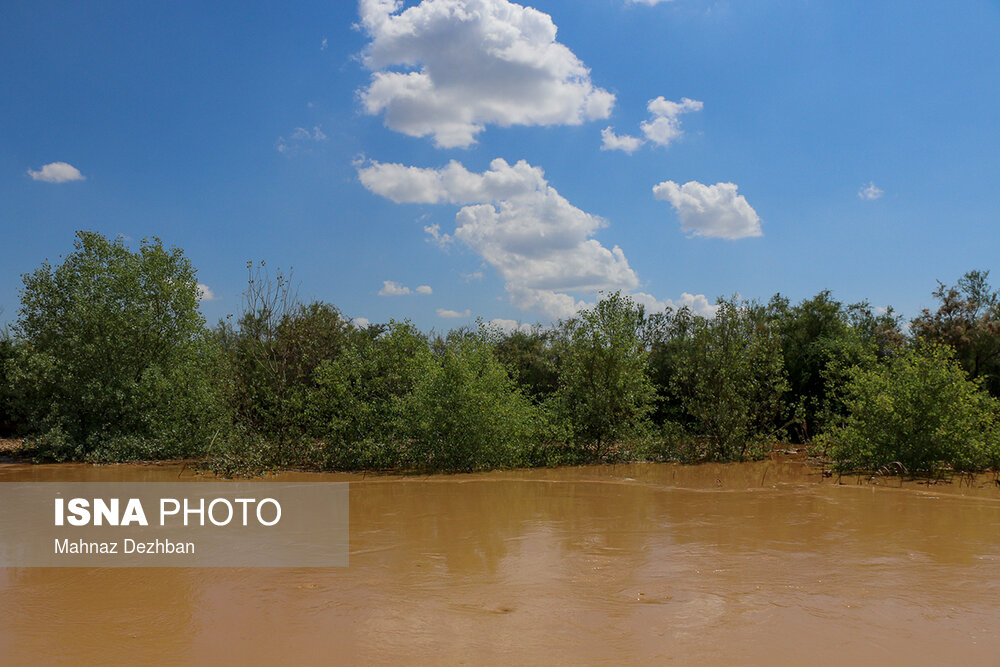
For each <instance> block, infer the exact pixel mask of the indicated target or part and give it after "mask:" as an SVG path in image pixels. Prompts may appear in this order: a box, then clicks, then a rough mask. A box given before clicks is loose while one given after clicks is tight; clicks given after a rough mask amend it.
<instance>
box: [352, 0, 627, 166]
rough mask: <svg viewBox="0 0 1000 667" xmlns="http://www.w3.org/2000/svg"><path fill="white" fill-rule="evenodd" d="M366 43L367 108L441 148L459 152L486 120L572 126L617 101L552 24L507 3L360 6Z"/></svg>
mask: <svg viewBox="0 0 1000 667" xmlns="http://www.w3.org/2000/svg"><path fill="white" fill-rule="evenodd" d="M359 12H360V15H361V25H362V27H363V28H364V30H365V31H366V32H367V33H368V36H369V37H370V38H371V41H370V42H369V44H368V45H367V46H366V47H365V49H364V51H363V53H362V62H363V63H364V65H365V66H366V67H367V68H368V69H369V70H371V71H372V72H373V74H372V77H371V81H370V83H369V85H368V86H367V87H365V88H363V89H362V90H360V91H359V96H360V100H361V104H362V106H363V108H364V110H365V112H367V113H369V114H372V115H376V114H383V115H384V122H385V125H386V126H387V127H388V128H390V129H392V130H395V131H397V132H402V133H403V134H407V135H409V136H414V137H423V136H428V135H431V136H433V138H434V142H435V144H436V145H437V146H439V147H442V148H455V147H466V146H469V145H471V144H473V143H475V141H476V135H477V134H479V133H480V132H482V131H483V129H485V126H486V125H488V124H493V125H499V126H501V127H507V126H511V125H578V124H581V123H583V122H585V121H588V120H595V119H600V118H607V117H608V116H609V115H610V114H611V110H612V108H613V107H614V102H615V96H614V95H613V94H611V93H609V92H608V91H606V90H604V89H602V88H597V87H595V86H594V85H593V83H592V82H591V79H590V70H589V69H587V67H586V66H585V65H584V64H583V62H581V61H580V59H579V58H577V56H576V55H575V54H574V53H573V52H572V51H571V50H570V49H569V48H567V47H566V46H565V45H564V44H561V43H560V42H558V41H556V26H555V24H554V23H553V22H552V18H551V17H550V16H549V15H548V14H545V13H544V12H541V11H538V10H537V9H534V8H532V7H524V6H522V5H518V4H515V3H512V2H508V1H507V0H423V2H421V3H419V4H417V5H414V6H411V7H408V8H406V9H403V3H402V2H400V1H399V0H361V1H360V3H359Z"/></svg>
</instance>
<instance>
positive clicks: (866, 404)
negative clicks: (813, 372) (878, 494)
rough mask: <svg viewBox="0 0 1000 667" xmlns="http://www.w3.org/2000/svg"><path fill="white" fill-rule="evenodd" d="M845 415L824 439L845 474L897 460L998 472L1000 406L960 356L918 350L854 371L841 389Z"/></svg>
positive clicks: (926, 467) (939, 348)
mask: <svg viewBox="0 0 1000 667" xmlns="http://www.w3.org/2000/svg"><path fill="white" fill-rule="evenodd" d="M841 391H842V394H843V400H844V403H845V405H846V415H845V417H844V419H843V420H842V421H841V423H839V424H837V425H835V426H833V427H832V428H831V429H830V430H829V432H828V433H827V434H826V437H825V438H824V439H825V440H826V442H827V452H828V454H829V455H830V457H831V458H832V459H833V460H834V462H835V463H836V465H837V467H838V468H841V469H870V470H875V469H878V468H880V467H881V466H884V465H887V464H890V463H895V462H898V463H900V464H902V465H903V466H905V467H906V469H907V470H909V471H918V470H923V471H930V470H934V469H936V468H939V467H941V466H951V467H952V468H954V469H956V470H977V469H982V468H986V467H990V466H993V467H995V466H996V465H997V463H998V455H1000V430H998V427H1000V421H998V404H997V401H996V399H994V398H993V397H991V396H990V395H989V394H988V393H987V392H986V391H985V390H984V389H983V387H982V382H981V381H980V380H970V379H969V378H968V377H967V376H966V374H965V372H964V370H963V369H962V367H961V366H960V365H959V364H958V362H957V361H956V359H955V354H954V352H953V351H952V350H951V349H950V348H948V347H946V346H943V345H939V344H918V345H916V346H914V347H911V348H909V349H907V350H905V351H902V352H900V354H899V355H897V356H896V357H895V358H893V359H891V360H890V361H889V362H888V363H887V364H881V365H869V366H855V367H853V368H852V369H850V370H849V371H848V373H847V376H846V383H845V384H844V385H843V387H842V389H841Z"/></svg>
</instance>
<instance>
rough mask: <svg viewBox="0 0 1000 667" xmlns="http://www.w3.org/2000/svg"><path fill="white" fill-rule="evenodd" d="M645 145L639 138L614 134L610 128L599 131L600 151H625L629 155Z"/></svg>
mask: <svg viewBox="0 0 1000 667" xmlns="http://www.w3.org/2000/svg"><path fill="white" fill-rule="evenodd" d="M644 143H646V142H645V141H643V140H642V139H640V138H639V137H633V136H631V135H629V134H615V132H614V130H613V129H611V127H610V126H609V127H606V128H604V129H603V130H601V150H602V151H625V152H626V153H628V154H629V155H631V154H632V153H634V152H636V151H637V150H639V148H640V147H641V146H642V145H643V144H644Z"/></svg>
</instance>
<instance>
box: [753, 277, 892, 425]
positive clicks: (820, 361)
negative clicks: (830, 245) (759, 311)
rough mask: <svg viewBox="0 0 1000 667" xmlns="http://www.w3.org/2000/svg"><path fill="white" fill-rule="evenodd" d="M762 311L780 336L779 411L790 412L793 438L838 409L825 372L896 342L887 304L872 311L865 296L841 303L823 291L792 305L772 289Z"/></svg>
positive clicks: (871, 358)
mask: <svg viewBox="0 0 1000 667" xmlns="http://www.w3.org/2000/svg"><path fill="white" fill-rule="evenodd" d="M767 314H768V317H770V318H771V319H772V320H773V321H774V324H775V325H776V326H777V328H778V331H779V334H780V336H781V347H782V357H783V359H784V365H785V371H786V372H787V374H788V391H787V392H786V395H785V417H786V418H787V417H791V420H790V421H789V422H788V425H789V426H792V428H791V429H790V435H791V436H792V437H793V438H794V439H796V440H798V441H805V440H808V439H809V438H811V437H812V436H813V435H815V434H817V433H818V432H819V431H820V429H821V427H822V424H823V423H825V422H826V421H828V420H829V418H830V415H833V414H839V413H840V412H841V411H842V406H841V405H840V404H839V402H838V401H837V398H836V396H835V395H833V394H829V393H828V391H827V388H828V387H829V386H830V384H829V383H828V381H827V379H828V377H830V376H831V373H833V374H835V373H836V372H837V369H840V368H849V367H850V366H853V365H855V364H858V363H863V362H864V363H869V362H871V363H874V362H875V361H876V360H877V359H879V358H883V357H886V356H888V355H890V354H891V353H892V351H893V350H894V349H898V347H899V346H900V345H901V344H902V335H901V334H900V333H899V321H898V318H897V317H896V316H895V315H894V313H893V312H892V311H891V309H889V310H887V311H886V312H884V313H882V314H878V315H877V314H875V313H874V312H873V311H872V309H871V307H870V306H869V305H868V304H867V303H865V302H863V303H858V304H852V305H850V306H847V307H846V308H845V307H844V305H843V304H842V303H841V302H839V301H836V300H835V299H833V297H832V296H831V294H830V292H829V291H823V292H820V293H819V294H817V295H816V296H815V297H813V298H811V299H806V300H804V301H802V302H801V303H799V304H798V305H796V306H790V305H789V303H788V300H787V299H785V298H784V297H782V296H781V295H776V296H775V297H773V298H772V299H771V301H770V303H769V304H768V306H767Z"/></svg>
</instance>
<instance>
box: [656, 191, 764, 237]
mask: <svg viewBox="0 0 1000 667" xmlns="http://www.w3.org/2000/svg"><path fill="white" fill-rule="evenodd" d="M737 190H738V188H737V186H736V184H735V183H716V184H715V185H705V184H703V183H699V182H697V181H689V182H687V183H685V184H684V185H678V184H677V183H675V182H673V181H664V182H662V183H660V184H658V185H656V186H654V187H653V195H654V196H655V197H656V198H657V199H662V200H664V201H668V202H670V204H671V205H673V207H674V208H675V209H676V210H677V215H678V216H679V217H680V220H681V229H682V230H683V231H685V232H688V233H689V234H690V235H691V236H707V237H713V238H720V239H742V238H746V237H749V236H761V235H763V232H762V231H761V229H760V218H759V217H758V216H757V212H756V211H754V210H753V208H752V207H751V206H750V204H748V203H747V200H746V198H745V197H744V196H743V195H740V194H737Z"/></svg>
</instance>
